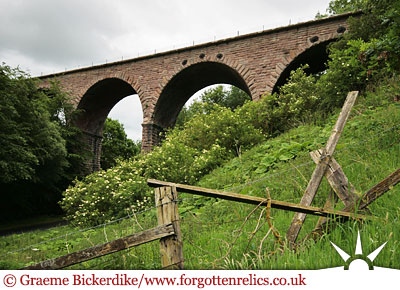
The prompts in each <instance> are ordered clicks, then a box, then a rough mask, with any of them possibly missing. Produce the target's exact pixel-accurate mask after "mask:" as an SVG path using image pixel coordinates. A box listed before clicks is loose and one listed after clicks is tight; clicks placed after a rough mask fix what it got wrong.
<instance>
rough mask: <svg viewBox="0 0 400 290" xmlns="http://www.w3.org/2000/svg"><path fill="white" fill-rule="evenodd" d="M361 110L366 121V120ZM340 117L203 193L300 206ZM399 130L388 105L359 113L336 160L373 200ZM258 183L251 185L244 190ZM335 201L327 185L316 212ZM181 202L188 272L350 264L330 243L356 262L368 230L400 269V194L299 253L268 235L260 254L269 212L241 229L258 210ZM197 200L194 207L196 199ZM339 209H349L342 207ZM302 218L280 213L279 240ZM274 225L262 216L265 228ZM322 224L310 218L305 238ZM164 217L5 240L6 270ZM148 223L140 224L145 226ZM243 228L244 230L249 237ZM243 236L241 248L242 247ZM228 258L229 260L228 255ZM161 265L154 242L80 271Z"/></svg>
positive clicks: (227, 171)
mask: <svg viewBox="0 0 400 290" xmlns="http://www.w3.org/2000/svg"><path fill="white" fill-rule="evenodd" d="M361 112H362V113H361ZM336 117H337V116H333V117H332V118H331V119H330V120H329V121H328V122H327V123H326V125H324V126H323V127H320V126H316V125H303V126H300V127H298V128H296V129H293V130H291V131H289V132H287V133H285V134H283V135H281V136H279V137H277V138H274V139H271V140H269V141H267V142H265V143H264V144H261V145H259V146H256V147H255V148H253V149H252V150H250V151H248V152H246V153H244V154H243V155H242V156H241V157H240V158H235V159H233V160H231V161H229V162H228V163H226V164H225V166H223V167H220V168H218V169H216V170H215V171H213V172H212V173H211V174H209V175H207V176H205V177H204V178H203V179H202V180H201V181H200V182H199V185H201V186H205V187H209V188H216V189H225V190H232V191H235V192H241V193H243V194H250V195H257V196H265V187H268V188H269V190H270V192H271V196H272V198H273V199H277V200H285V201H292V202H298V201H299V200H300V198H301V195H302V193H303V191H304V189H305V187H306V186H307V182H308V180H309V178H310V176H311V173H312V171H313V169H314V164H313V163H312V162H310V160H311V159H310V157H309V155H308V151H310V150H314V149H318V148H321V147H322V146H323V144H324V142H326V140H327V138H328V136H329V134H330V130H331V128H332V127H333V124H334V122H335V120H336ZM399 123H400V106H398V105H393V104H392V105H388V106H385V107H380V108H378V109H373V110H368V109H366V108H365V105H364V106H361V105H359V106H358V107H356V108H355V109H354V110H353V114H352V117H351V119H350V120H349V122H348V124H347V125H346V127H345V130H344V132H343V135H342V138H341V140H340V141H339V145H338V147H337V152H336V154H335V158H336V160H337V161H338V162H339V163H340V164H341V166H342V168H343V170H344V172H345V173H346V175H347V176H348V178H349V180H350V181H351V182H352V183H353V185H354V186H355V188H356V189H357V191H358V192H360V193H361V192H364V191H366V190H367V189H369V188H370V187H371V186H373V185H374V184H376V183H377V182H378V181H380V180H381V179H383V178H384V177H386V176H387V175H388V174H389V173H391V172H393V171H394V170H396V169H397V168H398V167H399V165H400V154H399V153H400V145H399V136H400V134H399V133H400V128H397V127H396V128H395V129H392V130H388V131H385V130H387V129H390V128H392V127H393V126H396V125H398V124H399ZM254 180H258V181H257V182H253V183H251V184H250V185H248V186H245V187H240V188H238V187H237V186H239V185H241V184H246V183H247V182H250V181H254ZM328 193H329V186H328V185H327V183H326V181H324V182H323V183H322V185H321V187H320V190H319V192H318V194H317V197H316V199H315V201H314V204H313V205H320V206H322V205H323V203H324V202H325V200H326V198H327V196H328ZM182 198H183V199H184V200H183V201H182V202H181V203H180V204H179V207H180V212H181V217H182V232H183V239H184V256H185V261H186V262H185V265H186V268H189V269H210V268H228V269H239V268H246V269H247V268H257V269H316V268H325V267H331V266H340V265H343V262H342V261H341V258H340V257H339V255H338V254H337V253H336V252H335V251H334V249H333V247H332V246H331V245H330V243H329V240H331V241H333V242H334V243H335V244H337V245H339V246H340V247H341V248H342V249H344V250H345V251H347V252H348V253H349V254H352V253H354V249H355V240H356V236H357V235H356V233H357V229H358V228H360V230H361V239H362V241H363V250H364V253H367V254H368V253H370V252H371V251H373V250H374V249H375V248H377V247H378V246H379V245H380V244H381V243H383V242H385V241H387V240H389V242H388V244H387V245H386V247H385V248H384V250H383V251H382V253H381V254H380V255H379V256H378V258H377V259H376V260H375V264H376V265H379V266H384V267H394V268H400V265H399V264H398V261H399V260H400V248H399V240H400V224H399V218H400V206H399V205H400V186H397V187H395V188H394V189H393V190H391V191H389V192H388V193H387V194H385V195H384V196H383V197H382V198H381V199H379V200H378V201H376V202H375V203H374V204H373V205H372V206H371V210H372V212H373V214H374V215H376V216H379V217H381V218H383V219H384V221H375V222H367V223H365V224H363V225H359V224H356V223H346V224H342V225H340V226H339V227H337V228H336V229H335V230H334V231H333V232H332V233H331V234H329V235H328V236H325V237H323V238H322V239H321V240H320V241H318V242H313V241H308V242H306V243H305V244H304V245H303V247H302V248H301V250H300V251H298V252H297V253H293V252H291V251H288V250H284V251H283V252H281V251H279V250H277V249H278V246H277V243H276V238H274V236H273V235H272V234H269V235H268V236H267V238H266V239H265V240H264V242H263V247H262V250H261V251H260V255H258V252H259V246H260V243H261V240H262V239H263V237H264V236H265V235H266V234H267V232H268V229H269V228H268V225H267V224H264V225H263V227H262V228H261V229H260V230H259V231H257V232H256V234H255V236H254V238H253V239H250V237H251V236H252V233H253V232H254V229H255V227H256V225H257V221H258V218H259V216H260V213H261V210H257V211H256V212H255V213H254V214H253V215H252V216H251V217H250V218H249V220H248V222H247V223H246V224H245V225H244V226H243V227H242V228H241V226H242V224H243V222H244V220H245V218H246V216H247V215H248V214H249V213H250V212H251V210H252V209H253V208H254V207H253V206H248V205H242V204H238V203H233V202H228V201H217V200H215V199H206V198H196V197H193V196H188V195H185V194H182ZM193 198H195V199H193ZM339 207H340V206H339ZM292 216H293V213H290V212H285V211H281V210H271V218H272V219H271V220H272V222H273V224H274V226H275V228H276V229H277V230H278V231H279V232H280V235H281V239H282V240H284V235H285V233H286V230H287V228H288V226H289V224H290V222H291V219H292ZM264 221H265V219H264V218H262V219H261V222H264ZM315 222H316V218H315V217H308V218H307V220H306V224H305V226H304V227H303V230H302V232H301V237H300V238H302V237H304V235H305V233H307V232H309V231H310V230H311V229H312V228H313V225H314V224H315ZM155 223H156V219H155V210H154V209H153V210H151V211H148V212H145V213H141V214H139V215H138V216H137V221H136V220H135V219H129V220H124V221H122V222H119V223H116V224H113V225H109V226H106V227H101V228H97V229H92V230H90V231H87V232H84V233H82V232H79V233H76V234H73V235H66V234H67V233H69V232H72V231H74V229H72V228H71V227H70V226H64V227H59V228H56V229H52V230H47V231H37V232H32V233H25V234H21V235H12V236H8V237H1V238H0V268H16V267H19V266H22V265H24V264H27V263H32V262H38V261H40V260H42V259H46V258H50V257H56V256H59V255H63V254H66V253H67V252H68V251H75V250H78V249H82V248H85V247H88V246H90V245H94V244H99V243H103V242H105V241H107V240H112V239H114V238H116V237H120V236H123V235H126V234H128V233H132V232H135V231H140V226H142V227H144V228H149V227H151V226H153V225H155ZM139 225H140V226H139ZM240 229H242V230H240ZM58 236H62V238H59V239H55V240H53V241H50V242H47V243H44V244H40V245H36V246H34V247H31V248H29V249H26V250H24V251H20V252H18V253H15V254H8V255H4V254H6V253H7V252H10V251H13V250H15V249H19V248H23V247H27V246H29V245H31V244H34V243H38V242H40V241H43V240H49V239H52V238H54V237H58ZM236 237H238V238H237V241H236V243H235V244H234V245H232V244H233V241H234V240H235V239H236ZM229 249H231V250H230V252H229V255H226V254H227V253H228V251H229ZM158 267H160V265H159V248H158V244H157V243H151V244H148V245H144V246H141V247H138V248H136V249H132V250H129V251H123V252H121V253H117V254H113V255H109V256H107V257H104V258H100V259H96V260H94V261H91V262H87V263H83V264H80V265H76V266H73V267H72V268H76V269H82V268H92V269H93V268H97V269H112V268H115V269H135V268H141V269H154V268H158Z"/></svg>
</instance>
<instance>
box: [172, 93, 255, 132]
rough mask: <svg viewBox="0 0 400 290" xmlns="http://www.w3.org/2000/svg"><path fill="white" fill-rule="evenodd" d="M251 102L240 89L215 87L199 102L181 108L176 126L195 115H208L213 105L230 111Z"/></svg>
mask: <svg viewBox="0 0 400 290" xmlns="http://www.w3.org/2000/svg"><path fill="white" fill-rule="evenodd" d="M249 100H251V98H250V96H249V95H248V94H246V93H245V92H244V91H242V90H241V89H239V88H237V87H235V86H231V87H230V88H229V89H228V90H226V89H224V87H223V86H217V87H214V88H211V89H208V90H206V91H205V92H204V93H203V94H202V95H201V96H200V100H199V101H195V102H193V103H192V104H191V105H190V106H189V107H183V108H182V110H181V112H180V113H179V115H178V118H177V121H176V125H177V126H183V124H185V123H186V122H188V121H189V120H190V119H192V118H193V117H194V116H195V115H197V114H200V113H201V114H206V115H208V114H210V113H211V112H213V111H214V110H215V108H216V106H215V105H218V106H220V107H224V108H228V109H231V110H232V111H233V110H235V109H236V108H238V107H240V106H243V104H244V103H245V102H246V101H249Z"/></svg>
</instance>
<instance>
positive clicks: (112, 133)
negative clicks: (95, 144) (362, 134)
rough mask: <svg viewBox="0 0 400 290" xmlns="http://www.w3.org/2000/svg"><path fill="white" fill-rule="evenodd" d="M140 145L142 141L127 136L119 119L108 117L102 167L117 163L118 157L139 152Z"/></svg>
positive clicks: (101, 159) (105, 125) (125, 157)
mask: <svg viewBox="0 0 400 290" xmlns="http://www.w3.org/2000/svg"><path fill="white" fill-rule="evenodd" d="M140 147H141V143H140V142H136V143H135V142H133V141H132V140H131V139H129V138H128V137H127V135H126V133H125V130H124V126H123V125H122V124H121V123H120V122H118V120H113V119H110V118H107V119H106V122H105V123H104V128H103V141H102V153H101V158H100V164H101V168H102V169H108V168H110V167H112V166H114V165H115V164H116V162H117V159H129V158H131V157H133V156H135V155H137V154H139V153H140Z"/></svg>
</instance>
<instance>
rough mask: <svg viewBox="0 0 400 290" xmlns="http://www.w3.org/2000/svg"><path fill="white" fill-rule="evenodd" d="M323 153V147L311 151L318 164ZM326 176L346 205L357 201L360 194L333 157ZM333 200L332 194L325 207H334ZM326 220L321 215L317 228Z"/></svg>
mask: <svg viewBox="0 0 400 290" xmlns="http://www.w3.org/2000/svg"><path fill="white" fill-rule="evenodd" d="M322 154H323V150H322V149H319V150H316V151H312V152H310V155H311V158H312V159H313V160H314V162H315V163H316V164H318V162H319V160H320V159H321V157H322ZM325 177H326V179H327V180H328V183H329V185H330V186H331V188H332V189H333V191H334V192H335V193H336V195H337V197H339V198H340V200H341V201H342V202H343V204H344V205H345V206H349V205H351V204H354V203H355V202H357V200H358V196H357V195H356V194H355V190H354V187H353V185H352V184H351V183H349V180H348V179H347V177H346V175H345V174H344V172H343V169H342V168H341V167H340V165H339V163H337V161H336V160H335V158H333V157H332V158H331V160H330V162H329V164H328V168H327V170H326V172H325ZM332 200H333V198H332V196H330V197H329V198H328V200H327V201H326V203H325V206H324V208H326V209H332V208H333V205H334V204H333V202H332ZM325 221H326V219H325V218H324V217H321V218H320V219H319V220H318V223H317V225H316V228H318V227H319V226H320V225H321V224H322V223H325Z"/></svg>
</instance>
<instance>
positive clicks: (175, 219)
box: [155, 186, 184, 269]
mask: <svg viewBox="0 0 400 290" xmlns="http://www.w3.org/2000/svg"><path fill="white" fill-rule="evenodd" d="M155 200H156V206H157V216H158V224H159V225H164V224H169V223H172V225H173V227H174V231H175V235H173V236H169V237H165V238H162V239H160V251H161V265H162V267H163V269H183V261H184V259H183V243H182V235H181V228H180V222H179V213H178V205H177V200H178V192H177V190H176V187H171V186H164V187H158V188H155Z"/></svg>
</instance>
